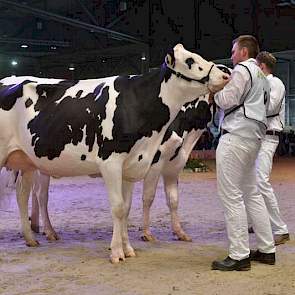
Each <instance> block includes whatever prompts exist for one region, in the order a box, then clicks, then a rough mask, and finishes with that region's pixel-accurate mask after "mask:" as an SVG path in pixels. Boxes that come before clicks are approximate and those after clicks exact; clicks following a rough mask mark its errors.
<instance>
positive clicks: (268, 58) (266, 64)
mask: <svg viewBox="0 0 295 295" xmlns="http://www.w3.org/2000/svg"><path fill="white" fill-rule="evenodd" d="M256 60H257V64H258V66H259V67H260V69H261V70H262V71H263V73H264V74H265V75H269V74H271V73H273V71H274V69H275V66H276V62H277V59H276V58H275V57H274V56H273V55H272V54H271V53H270V52H267V51H261V52H260V53H259V54H258V55H257V56H256Z"/></svg>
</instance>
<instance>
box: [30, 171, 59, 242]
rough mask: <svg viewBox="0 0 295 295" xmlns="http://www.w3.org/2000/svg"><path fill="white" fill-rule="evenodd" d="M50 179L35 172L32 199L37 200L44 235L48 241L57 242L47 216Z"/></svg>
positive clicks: (55, 234) (57, 238)
mask: <svg viewBox="0 0 295 295" xmlns="http://www.w3.org/2000/svg"><path fill="white" fill-rule="evenodd" d="M49 183H50V177H49V176H47V175H44V174H42V173H40V171H37V172H36V173H35V177H34V186H33V192H32V197H33V198H37V199H38V202H37V203H38V204H39V207H40V212H41V217H42V222H43V227H44V229H43V230H44V233H45V235H46V238H47V240H48V241H56V240H59V236H58V235H57V233H56V232H55V230H54V229H53V227H52V225H51V222H50V219H49V215H48V191H49Z"/></svg>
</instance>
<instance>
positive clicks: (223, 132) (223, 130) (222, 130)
mask: <svg viewBox="0 0 295 295" xmlns="http://www.w3.org/2000/svg"><path fill="white" fill-rule="evenodd" d="M220 133H221V135H224V134H226V133H229V132H228V131H227V130H225V129H221V132H220Z"/></svg>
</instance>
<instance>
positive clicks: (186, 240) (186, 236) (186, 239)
mask: <svg viewBox="0 0 295 295" xmlns="http://www.w3.org/2000/svg"><path fill="white" fill-rule="evenodd" d="M178 240H179V241H183V242H192V241H193V239H192V238H191V237H190V236H189V235H181V236H178Z"/></svg>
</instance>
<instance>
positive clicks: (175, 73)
mask: <svg viewBox="0 0 295 295" xmlns="http://www.w3.org/2000/svg"><path fill="white" fill-rule="evenodd" d="M166 66H167V64H166ZM213 67H214V64H213V65H212V66H211V68H210V70H209V72H208V74H207V76H205V77H203V78H202V79H200V80H197V79H193V78H189V77H187V76H185V75H183V74H181V73H179V72H176V71H174V70H172V69H171V68H169V67H168V66H167V68H168V69H169V70H170V71H171V73H172V74H174V75H175V76H176V77H179V78H182V79H184V80H186V81H188V82H191V81H196V82H199V83H201V84H205V83H206V82H208V81H209V75H210V73H211V70H212V68H213Z"/></svg>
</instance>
